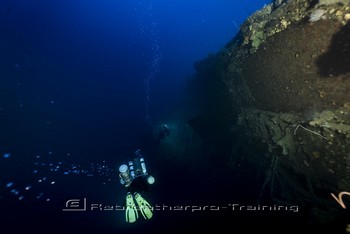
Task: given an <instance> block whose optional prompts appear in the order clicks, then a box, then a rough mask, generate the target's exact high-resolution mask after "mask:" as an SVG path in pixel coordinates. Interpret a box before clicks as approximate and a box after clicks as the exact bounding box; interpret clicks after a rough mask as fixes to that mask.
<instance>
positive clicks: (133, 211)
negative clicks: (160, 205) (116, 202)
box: [125, 193, 139, 223]
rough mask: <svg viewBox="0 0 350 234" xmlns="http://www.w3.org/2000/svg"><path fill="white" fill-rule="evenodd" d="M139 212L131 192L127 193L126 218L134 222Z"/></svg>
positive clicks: (129, 221) (127, 220)
mask: <svg viewBox="0 0 350 234" xmlns="http://www.w3.org/2000/svg"><path fill="white" fill-rule="evenodd" d="M138 217H139V214H138V213H137V208H136V206H135V202H134V198H133V197H132V194H131V193H127V194H126V210H125V219H126V222H128V223H134V222H135V221H136V220H137V218H138Z"/></svg>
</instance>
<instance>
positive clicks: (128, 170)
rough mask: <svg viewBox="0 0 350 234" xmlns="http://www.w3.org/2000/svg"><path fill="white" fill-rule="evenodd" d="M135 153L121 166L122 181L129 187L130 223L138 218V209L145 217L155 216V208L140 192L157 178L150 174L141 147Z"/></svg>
mask: <svg viewBox="0 0 350 234" xmlns="http://www.w3.org/2000/svg"><path fill="white" fill-rule="evenodd" d="M135 155H136V157H135V158H134V159H133V160H132V161H130V162H129V164H128V165H126V164H123V165H121V166H120V167H119V178H120V183H121V184H122V185H124V187H125V188H126V189H127V193H126V209H125V219H126V222H128V223H134V222H135V221H136V220H137V219H138V210H139V211H140V213H141V214H142V216H143V217H144V218H145V219H151V218H152V216H153V208H152V207H151V205H150V204H149V203H148V202H147V201H146V200H145V199H144V198H143V197H142V196H141V195H140V193H142V192H145V191H146V190H147V189H148V186H149V185H151V184H153V183H154V181H155V180H154V177H153V176H151V175H149V174H148V172H147V169H146V164H145V160H144V159H143V156H142V154H141V151H140V150H139V149H137V150H136V151H135ZM135 201H136V203H137V206H138V208H137V206H136V205H135Z"/></svg>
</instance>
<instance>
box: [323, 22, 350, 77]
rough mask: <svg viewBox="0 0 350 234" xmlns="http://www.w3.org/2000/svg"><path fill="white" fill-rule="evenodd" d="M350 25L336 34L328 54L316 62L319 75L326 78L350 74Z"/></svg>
mask: <svg viewBox="0 0 350 234" xmlns="http://www.w3.org/2000/svg"><path fill="white" fill-rule="evenodd" d="M349 63H350V23H347V24H346V25H345V26H343V27H342V28H341V30H340V31H339V32H338V33H336V34H334V36H333V38H332V42H331V45H330V46H329V49H328V51H327V52H326V53H324V54H322V55H321V56H319V58H318V59H317V60H316V65H317V67H318V73H319V74H320V75H321V76H324V77H333V76H339V75H344V74H346V73H349V72H350V66H349Z"/></svg>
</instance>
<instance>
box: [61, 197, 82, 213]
mask: <svg viewBox="0 0 350 234" xmlns="http://www.w3.org/2000/svg"><path fill="white" fill-rule="evenodd" d="M62 210H63V211H86V198H83V199H70V200H68V201H66V204H65V208H64V209H62Z"/></svg>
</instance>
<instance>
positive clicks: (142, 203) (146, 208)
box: [134, 192, 153, 219]
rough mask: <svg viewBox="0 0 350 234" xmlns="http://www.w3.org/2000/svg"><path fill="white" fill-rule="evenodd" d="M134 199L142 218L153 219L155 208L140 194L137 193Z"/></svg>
mask: <svg viewBox="0 0 350 234" xmlns="http://www.w3.org/2000/svg"><path fill="white" fill-rule="evenodd" d="M134 197H135V200H136V203H137V205H138V206H139V210H140V212H141V214H142V216H143V217H144V218H145V219H151V218H152V216H153V208H152V207H151V205H150V204H149V203H148V202H147V201H146V200H145V199H144V198H143V197H142V196H141V195H140V194H139V193H136V192H135V193H134Z"/></svg>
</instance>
